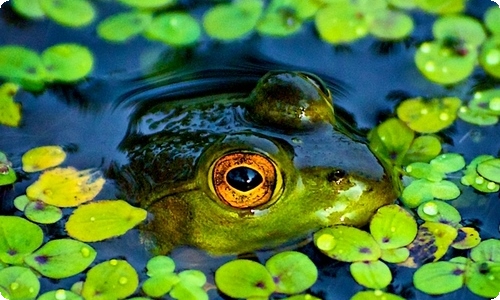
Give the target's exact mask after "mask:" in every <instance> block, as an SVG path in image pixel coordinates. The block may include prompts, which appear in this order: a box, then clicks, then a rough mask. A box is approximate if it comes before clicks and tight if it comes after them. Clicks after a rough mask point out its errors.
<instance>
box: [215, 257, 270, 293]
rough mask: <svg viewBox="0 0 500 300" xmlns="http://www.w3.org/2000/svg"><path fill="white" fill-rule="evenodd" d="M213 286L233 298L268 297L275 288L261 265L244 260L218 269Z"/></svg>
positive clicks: (231, 262)
mask: <svg viewBox="0 0 500 300" xmlns="http://www.w3.org/2000/svg"><path fill="white" fill-rule="evenodd" d="M215 284H216V285H217V288H218V289H219V290H221V292H223V293H224V294H226V295H228V296H230V297H233V298H254V297H255V298H257V297H269V295H271V294H272V293H273V292H274V290H275V288H276V286H275V284H274V282H273V278H272V276H271V274H269V271H268V270H267V269H266V268H265V267H264V266H263V265H261V264H259V263H257V262H254V261H251V260H246V259H237V260H233V261H230V262H228V263H225V264H224V265H222V266H221V267H220V268H218V269H217V271H215Z"/></svg>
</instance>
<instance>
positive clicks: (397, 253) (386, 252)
mask: <svg viewBox="0 0 500 300" xmlns="http://www.w3.org/2000/svg"><path fill="white" fill-rule="evenodd" d="M409 256H410V250H408V248H405V247H403V248H396V249H382V256H381V257H380V258H381V259H382V260H384V261H386V262H389V263H393V264H397V263H401V262H404V261H405V260H407V259H408V257H409Z"/></svg>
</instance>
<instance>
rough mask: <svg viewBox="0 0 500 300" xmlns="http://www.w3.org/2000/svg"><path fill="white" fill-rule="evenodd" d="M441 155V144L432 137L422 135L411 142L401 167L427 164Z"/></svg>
mask: <svg viewBox="0 0 500 300" xmlns="http://www.w3.org/2000/svg"><path fill="white" fill-rule="evenodd" d="M439 153H441V142H440V141H439V139H438V138H436V137H435V136H432V135H422V136H419V137H417V138H415V139H414V140H413V142H412V143H411V146H410V149H408V151H407V152H406V155H405V157H404V161H403V165H409V164H410V163H412V162H428V161H430V160H431V159H433V158H434V157H436V156H437V155H438V154H439Z"/></svg>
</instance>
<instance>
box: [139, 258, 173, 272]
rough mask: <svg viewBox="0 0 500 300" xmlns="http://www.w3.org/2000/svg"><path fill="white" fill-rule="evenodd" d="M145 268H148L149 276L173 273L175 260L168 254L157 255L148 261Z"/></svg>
mask: <svg viewBox="0 0 500 300" xmlns="http://www.w3.org/2000/svg"><path fill="white" fill-rule="evenodd" d="M146 268H147V269H148V272H147V274H148V276H149V277H154V276H158V275H160V276H161V275H165V274H170V273H173V272H174V270H175V262H174V260H173V259H171V258H170V257H168V256H164V255H158V256H155V257H153V258H151V259H150V260H149V261H148V263H147V265H146Z"/></svg>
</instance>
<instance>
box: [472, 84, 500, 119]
mask: <svg viewBox="0 0 500 300" xmlns="http://www.w3.org/2000/svg"><path fill="white" fill-rule="evenodd" d="M468 106H469V108H470V109H472V110H476V111H480V112H483V113H485V114H491V115H496V116H499V115H500V90H499V89H490V90H485V91H479V92H476V93H475V94H474V98H472V100H471V101H470V102H469V104H468Z"/></svg>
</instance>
